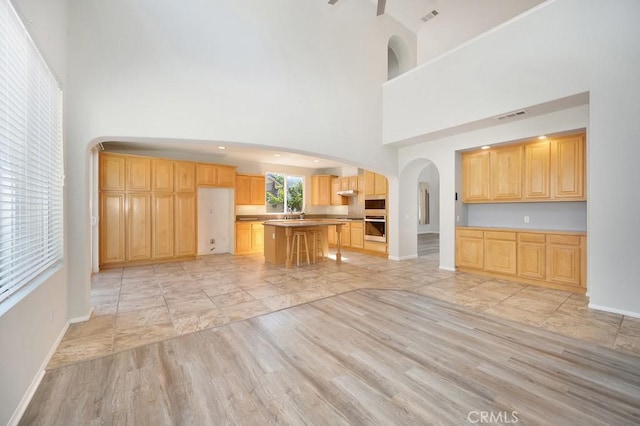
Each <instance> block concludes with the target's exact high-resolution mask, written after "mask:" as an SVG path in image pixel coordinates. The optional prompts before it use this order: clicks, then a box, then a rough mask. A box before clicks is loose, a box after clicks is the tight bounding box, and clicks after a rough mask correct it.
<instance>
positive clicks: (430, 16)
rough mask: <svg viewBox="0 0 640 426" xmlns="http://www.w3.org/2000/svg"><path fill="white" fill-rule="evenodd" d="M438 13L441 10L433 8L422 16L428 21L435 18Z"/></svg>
mask: <svg viewBox="0 0 640 426" xmlns="http://www.w3.org/2000/svg"><path fill="white" fill-rule="evenodd" d="M438 14H439V12H438V11H437V10H432V11H431V12H429V13H427V14H426V15H424V16H423V17H422V20H423V21H424V22H427V21H428V20H430V19H433V18H435V17H436V16H437V15H438Z"/></svg>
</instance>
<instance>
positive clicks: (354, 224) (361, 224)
mask: <svg viewBox="0 0 640 426" xmlns="http://www.w3.org/2000/svg"><path fill="white" fill-rule="evenodd" d="M354 228H357V229H362V228H364V222H362V221H353V222H351V229H354Z"/></svg>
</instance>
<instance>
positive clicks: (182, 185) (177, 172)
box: [174, 161, 196, 192]
mask: <svg viewBox="0 0 640 426" xmlns="http://www.w3.org/2000/svg"><path fill="white" fill-rule="evenodd" d="M174 164H175V166H174V167H175V169H174V176H175V189H176V192H195V190H196V166H195V164H193V163H190V162H188V161H175V162H174Z"/></svg>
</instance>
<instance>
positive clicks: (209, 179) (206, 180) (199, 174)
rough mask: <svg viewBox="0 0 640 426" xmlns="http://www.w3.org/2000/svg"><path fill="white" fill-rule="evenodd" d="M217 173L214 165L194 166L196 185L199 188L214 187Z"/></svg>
mask: <svg viewBox="0 0 640 426" xmlns="http://www.w3.org/2000/svg"><path fill="white" fill-rule="evenodd" d="M217 172H218V169H217V167H216V166H215V165H214V164H201V163H199V164H196V183H197V184H198V185H200V186H216V184H217V182H218V180H217V176H218V173H217Z"/></svg>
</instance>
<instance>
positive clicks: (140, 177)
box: [126, 157, 151, 191]
mask: <svg viewBox="0 0 640 426" xmlns="http://www.w3.org/2000/svg"><path fill="white" fill-rule="evenodd" d="M126 159H127V161H126V164H127V189H128V190H129V191H151V159H150V158H142V157H140V158H138V157H126Z"/></svg>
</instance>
